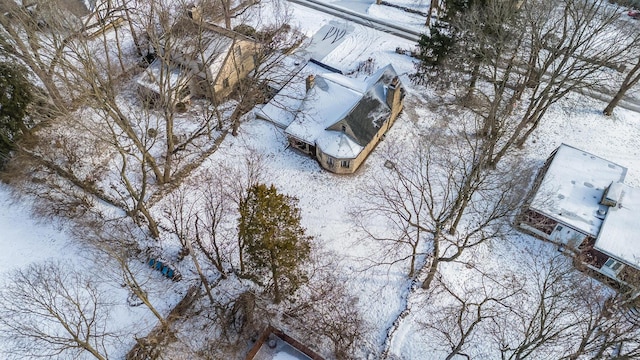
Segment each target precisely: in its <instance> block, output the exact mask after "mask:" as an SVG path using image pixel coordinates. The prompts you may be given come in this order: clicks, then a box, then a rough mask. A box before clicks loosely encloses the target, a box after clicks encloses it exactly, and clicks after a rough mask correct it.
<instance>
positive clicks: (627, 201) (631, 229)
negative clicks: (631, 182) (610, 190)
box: [594, 183, 640, 268]
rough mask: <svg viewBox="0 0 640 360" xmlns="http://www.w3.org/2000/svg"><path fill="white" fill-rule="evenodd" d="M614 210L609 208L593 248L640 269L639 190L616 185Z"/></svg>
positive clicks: (620, 184)
mask: <svg viewBox="0 0 640 360" xmlns="http://www.w3.org/2000/svg"><path fill="white" fill-rule="evenodd" d="M613 185H617V188H618V189H616V190H619V191H616V194H615V197H617V204H616V206H613V207H610V208H609V209H608V211H607V215H606V217H605V220H604V222H603V224H602V227H601V229H600V234H599V235H598V238H597V240H596V243H595V246H594V247H595V248H596V249H597V250H600V251H602V252H604V253H606V254H608V255H611V256H613V257H616V258H618V259H620V260H622V261H624V262H626V263H628V264H629V265H632V266H634V267H636V268H640V221H638V216H639V215H640V189H637V188H633V187H631V186H628V185H625V184H622V183H619V184H613Z"/></svg>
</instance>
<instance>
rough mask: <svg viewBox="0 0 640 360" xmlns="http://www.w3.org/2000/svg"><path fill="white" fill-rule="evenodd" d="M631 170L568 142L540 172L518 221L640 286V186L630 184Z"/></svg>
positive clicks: (589, 264) (598, 269)
mask: <svg viewBox="0 0 640 360" xmlns="http://www.w3.org/2000/svg"><path fill="white" fill-rule="evenodd" d="M626 174H627V168H625V167H623V166H620V165H618V164H616V163H613V162H611V161H609V160H606V159H603V158H601V157H598V156H596V155H593V154H590V153H588V152H586V151H583V150H580V149H576V148H574V147H572V146H569V145H565V144H562V145H560V146H559V147H558V148H557V149H556V150H555V151H554V152H553V153H552V154H551V156H550V157H549V159H548V160H547V162H546V163H545V165H544V166H543V168H542V169H541V170H540V172H539V173H538V176H537V177H536V180H535V182H534V187H533V189H532V192H531V196H530V197H529V199H528V201H527V205H526V207H525V209H524V210H523V212H522V213H521V214H520V216H519V219H518V225H519V226H520V228H522V229H524V230H526V231H527V232H529V233H531V234H533V235H535V236H537V237H539V238H542V239H545V240H549V241H551V242H554V243H556V244H558V245H560V246H561V249H565V248H569V249H571V250H572V251H573V252H574V253H576V254H578V255H580V259H581V260H582V262H583V263H584V265H585V266H586V267H588V268H590V269H591V270H594V271H596V272H598V273H600V274H602V275H604V276H606V277H608V278H610V279H613V280H615V281H617V282H620V283H623V284H625V285H630V286H632V287H634V288H636V290H639V289H637V287H638V285H640V235H639V234H640V222H639V221H638V216H639V215H640V189H636V188H633V187H631V186H629V185H627V184H625V183H624V179H625V176H626Z"/></svg>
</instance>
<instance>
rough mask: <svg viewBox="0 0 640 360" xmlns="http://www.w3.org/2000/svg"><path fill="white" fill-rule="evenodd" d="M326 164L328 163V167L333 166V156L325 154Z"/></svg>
mask: <svg viewBox="0 0 640 360" xmlns="http://www.w3.org/2000/svg"><path fill="white" fill-rule="evenodd" d="M327 165H329V167H334V166H335V162H334V161H333V158H332V157H331V156H327Z"/></svg>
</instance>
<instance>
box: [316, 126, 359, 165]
mask: <svg viewBox="0 0 640 360" xmlns="http://www.w3.org/2000/svg"><path fill="white" fill-rule="evenodd" d="M316 146H317V147H319V148H320V149H322V152H324V153H325V154H328V155H331V156H333V157H335V158H338V159H348V158H354V157H355V156H354V154H355V155H357V154H360V152H361V151H362V149H364V147H363V146H360V145H359V144H358V143H357V142H355V141H353V140H352V139H351V138H350V137H349V136H348V135H347V134H345V133H343V132H339V131H326V132H325V134H324V135H323V136H321V137H319V138H318V139H316Z"/></svg>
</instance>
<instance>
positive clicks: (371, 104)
mask: <svg viewBox="0 0 640 360" xmlns="http://www.w3.org/2000/svg"><path fill="white" fill-rule="evenodd" d="M404 97H405V90H404V88H403V86H402V83H401V82H400V80H399V78H398V75H397V73H396V71H395V69H394V68H393V66H392V65H390V64H389V65H387V66H385V67H383V68H381V69H379V70H378V71H376V72H375V73H373V74H372V75H370V76H369V77H367V78H366V79H364V80H361V79H353V78H349V77H347V76H344V75H342V74H338V73H324V74H319V75H309V76H308V77H307V78H306V95H305V97H304V99H303V100H302V103H301V105H300V108H299V109H298V111H297V113H296V115H295V118H294V120H293V121H292V122H291V123H290V124H289V125H288V126H287V128H286V129H285V134H286V135H287V138H288V140H289V145H290V146H291V147H293V148H294V149H296V150H299V151H301V152H303V153H305V154H309V155H311V156H313V157H315V158H316V159H317V160H318V162H319V163H320V166H322V167H323V168H325V169H327V170H329V171H331V172H334V173H338V174H350V173H353V172H355V171H356V170H357V169H358V168H359V167H360V165H361V164H362V163H363V162H364V160H365V159H366V157H367V156H368V155H369V153H370V152H371V151H372V150H373V149H374V148H375V146H376V145H377V144H378V142H379V141H380V140H381V139H382V138H383V137H384V135H385V133H386V132H387V131H388V130H389V128H391V126H392V125H393V123H394V122H395V120H396V118H397V117H398V115H399V114H400V112H401V111H402V108H403V103H404Z"/></svg>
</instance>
